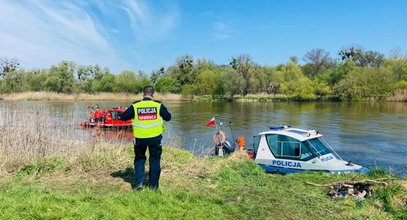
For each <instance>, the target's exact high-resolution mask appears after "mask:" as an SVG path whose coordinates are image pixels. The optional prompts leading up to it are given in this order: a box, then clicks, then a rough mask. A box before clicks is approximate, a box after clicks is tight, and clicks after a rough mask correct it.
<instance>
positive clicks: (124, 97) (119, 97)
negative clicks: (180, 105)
mask: <svg viewBox="0 0 407 220" xmlns="http://www.w3.org/2000/svg"><path fill="white" fill-rule="evenodd" d="M141 97H142V94H141V93H139V94H128V93H96V94H87V93H74V94H64V93H55V92H43V91H42V92H22V93H12V94H3V95H1V97H0V100H1V99H3V100H8V101H18V100H35V101H39V100H45V101H112V100H114V101H133V100H138V99H141ZM154 98H156V99H158V100H162V101H186V99H184V98H183V97H182V96H181V95H179V94H172V93H166V94H161V93H158V92H157V93H156V94H155V95H154Z"/></svg>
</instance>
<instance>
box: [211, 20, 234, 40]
mask: <svg viewBox="0 0 407 220" xmlns="http://www.w3.org/2000/svg"><path fill="white" fill-rule="evenodd" d="M213 30H214V37H215V39H217V40H226V39H228V38H230V37H231V36H230V35H231V32H232V28H231V27H230V26H229V25H227V24H225V23H222V22H215V24H214V26H213Z"/></svg>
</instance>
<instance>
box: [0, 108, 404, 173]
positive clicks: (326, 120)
mask: <svg viewBox="0 0 407 220" xmlns="http://www.w3.org/2000/svg"><path fill="white" fill-rule="evenodd" d="M96 104H98V105H99V106H100V107H101V108H110V107H113V106H128V105H129V104H130V103H127V102H43V101H41V102H33V101H18V102H8V101H0V110H1V111H2V114H4V113H5V112H6V111H8V112H10V111H14V112H16V113H17V114H41V112H42V113H44V112H45V113H46V114H47V115H49V118H50V120H54V121H57V123H59V124H60V125H66V124H68V125H69V126H71V125H72V127H73V132H74V133H75V134H74V135H73V136H74V138H78V139H82V140H90V139H92V138H93V136H92V130H91V129H86V130H84V129H80V128H79V123H80V121H83V120H86V119H87V116H86V108H85V106H86V105H93V106H95V105H96ZM164 104H165V105H166V106H167V108H168V109H169V111H170V112H171V113H172V116H173V117H172V120H171V122H168V123H166V126H167V131H166V132H165V134H164V140H163V143H164V144H167V145H172V146H178V147H181V148H183V149H186V150H190V151H192V152H195V153H197V154H199V153H200V152H202V151H204V150H205V149H207V148H211V147H212V146H213V143H212V136H213V134H214V128H213V127H206V126H205V124H206V123H207V122H208V121H209V119H210V118H212V117H213V116H215V117H216V120H217V121H218V122H223V123H224V124H228V123H229V121H231V122H232V123H233V127H234V128H235V130H234V131H235V133H236V135H242V136H244V137H245V138H246V142H247V144H248V145H251V144H252V136H253V135H256V134H258V133H259V132H261V131H264V130H267V129H268V127H270V126H273V125H287V124H290V125H292V126H295V127H300V128H305V129H315V130H318V131H319V132H320V133H322V134H323V135H324V136H325V138H326V140H327V141H328V142H329V143H330V144H331V145H332V146H333V147H334V149H335V150H336V151H337V152H338V153H339V155H341V156H342V158H343V159H346V160H352V161H353V162H355V163H358V164H362V165H365V166H369V167H379V168H384V169H386V170H391V172H394V173H397V174H399V175H407V103H389V102H386V103H369V102H357V103H339V102H320V103H316V102H310V103H286V102H265V103H185V102H164ZM35 112H36V113H35ZM4 123H5V120H4V119H3V120H2V121H0V125H1V126H4ZM57 127H58V126H57ZM222 130H224V131H225V133H226V135H227V136H228V137H232V132H231V130H230V127H229V126H227V125H225V126H223V127H222ZM126 141H127V142H128V143H129V144H130V143H131V140H126Z"/></svg>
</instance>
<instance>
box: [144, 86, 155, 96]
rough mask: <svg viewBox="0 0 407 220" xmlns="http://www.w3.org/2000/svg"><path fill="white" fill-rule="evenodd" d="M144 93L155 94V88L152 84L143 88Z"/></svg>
mask: <svg viewBox="0 0 407 220" xmlns="http://www.w3.org/2000/svg"><path fill="white" fill-rule="evenodd" d="M143 94H144V95H148V96H152V95H154V88H153V87H152V86H146V87H144V89H143Z"/></svg>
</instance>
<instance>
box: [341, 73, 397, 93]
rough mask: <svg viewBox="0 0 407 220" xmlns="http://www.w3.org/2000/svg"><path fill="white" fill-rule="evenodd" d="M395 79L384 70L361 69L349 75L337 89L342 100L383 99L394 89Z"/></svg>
mask: <svg viewBox="0 0 407 220" xmlns="http://www.w3.org/2000/svg"><path fill="white" fill-rule="evenodd" d="M394 82H395V80H394V78H393V77H392V75H391V73H390V72H389V71H387V70H386V69H384V68H372V67H369V68H360V69H355V70H353V71H351V72H350V73H348V74H347V75H346V76H345V77H344V78H343V79H342V80H341V81H340V82H339V83H338V84H337V85H336V86H335V87H334V92H335V94H336V95H337V96H338V97H340V98H341V99H342V100H353V99H356V100H357V99H362V98H369V97H375V98H379V99H382V98H383V97H385V96H386V95H388V94H389V93H390V92H391V91H392V90H393V89H394Z"/></svg>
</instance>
